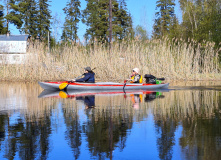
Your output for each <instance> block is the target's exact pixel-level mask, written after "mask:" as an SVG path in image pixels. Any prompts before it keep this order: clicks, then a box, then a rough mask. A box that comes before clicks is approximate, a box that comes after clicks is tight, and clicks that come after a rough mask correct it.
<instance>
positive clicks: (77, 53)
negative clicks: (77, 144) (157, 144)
mask: <svg viewBox="0 0 221 160" xmlns="http://www.w3.org/2000/svg"><path fill="white" fill-rule="evenodd" d="M175 44H176V45H175ZM30 46H31V47H30V48H29V51H28V52H29V53H28V54H29V55H30V56H29V58H28V59H27V61H26V62H25V63H24V64H23V65H7V64H2V65H0V80H8V81H43V80H68V79H70V78H71V79H72V78H75V77H77V76H79V75H81V74H82V72H83V68H84V67H85V66H91V68H94V67H96V70H94V71H95V73H96V80H97V81H119V82H122V81H123V80H124V79H126V78H128V76H129V74H131V70H132V69H133V68H135V67H138V68H140V70H141V74H142V75H144V74H149V73H150V74H153V75H155V76H157V77H165V78H167V80H207V79H209V80H217V79H220V78H221V75H220V73H219V70H220V68H219V62H218V50H214V49H213V48H214V44H213V43H207V44H206V45H204V49H202V46H201V44H195V43H194V42H192V43H190V44H187V43H185V42H181V41H176V40H174V42H173V43H171V42H169V40H167V39H166V38H165V39H163V40H153V41H146V42H141V41H133V42H122V43H121V44H113V47H112V53H111V54H109V50H108V49H107V48H106V47H105V46H102V45H98V44H96V45H95V46H94V48H86V47H84V46H81V45H72V46H68V45H65V46H63V47H58V48H56V49H52V50H51V52H50V54H49V53H47V51H46V50H45V49H44V47H43V44H39V43H33V45H30Z"/></svg>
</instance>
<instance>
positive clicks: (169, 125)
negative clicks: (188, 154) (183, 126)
mask: <svg viewBox="0 0 221 160" xmlns="http://www.w3.org/2000/svg"><path fill="white" fill-rule="evenodd" d="M154 119H155V127H156V132H157V145H158V151H159V157H160V159H172V155H173V151H172V147H173V146H174V141H175V140H174V136H175V131H176V128H177V126H178V121H176V120H174V119H171V118H169V117H158V116H157V115H155V118H154Z"/></svg>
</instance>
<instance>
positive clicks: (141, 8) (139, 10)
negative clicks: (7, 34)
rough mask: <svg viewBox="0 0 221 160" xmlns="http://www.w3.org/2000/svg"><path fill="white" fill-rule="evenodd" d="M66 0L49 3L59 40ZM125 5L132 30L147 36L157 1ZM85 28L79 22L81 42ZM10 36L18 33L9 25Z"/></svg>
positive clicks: (135, 0) (130, 0) (131, 1)
mask: <svg viewBox="0 0 221 160" xmlns="http://www.w3.org/2000/svg"><path fill="white" fill-rule="evenodd" d="M67 1H68V0H51V2H50V3H49V4H50V5H51V6H50V9H51V11H52V13H51V15H52V16H54V15H55V14H57V17H58V19H59V21H60V24H59V25H57V26H56V27H52V32H53V33H52V34H53V35H54V36H57V37H58V38H60V36H61V31H62V28H61V27H62V24H63V22H64V19H65V14H64V11H63V10H62V9H63V8H64V7H66V4H67ZM125 1H126V3H127V9H128V11H129V12H130V13H131V16H132V20H133V26H134V28H135V27H136V26H137V25H141V26H143V27H144V28H145V29H146V30H147V32H148V34H149V35H151V32H152V26H153V23H154V17H155V12H156V10H155V9H156V1H157V0H125ZM175 1H176V7H175V13H176V15H177V16H178V18H179V20H181V17H182V15H181V12H180V10H179V6H178V0H175ZM85 8H86V1H85V0H81V10H83V9H85ZM86 28H87V26H86V25H84V24H82V23H81V22H80V24H79V30H78V36H79V38H80V39H81V40H83V35H84V34H85V31H86ZM10 29H11V34H19V31H18V30H17V29H16V28H15V27H14V26H13V25H12V24H11V25H10Z"/></svg>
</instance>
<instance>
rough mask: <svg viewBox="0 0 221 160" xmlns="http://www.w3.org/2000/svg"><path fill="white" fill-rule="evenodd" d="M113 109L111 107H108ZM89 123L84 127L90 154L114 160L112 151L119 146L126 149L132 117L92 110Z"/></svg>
mask: <svg viewBox="0 0 221 160" xmlns="http://www.w3.org/2000/svg"><path fill="white" fill-rule="evenodd" d="M107 107H111V106H107ZM91 112H92V114H90V115H89V114H88V121H87V122H86V123H85V124H84V125H83V128H84V133H85V134H86V136H87V142H88V147H89V150H90V152H91V153H92V155H93V156H96V157H99V159H105V157H108V158H110V159H112V151H113V150H114V149H115V148H116V147H118V146H119V148H120V149H121V150H123V149H124V147H125V142H126V138H127V130H128V129H131V128H132V116H131V115H127V116H128V118H125V117H124V116H122V115H123V114H122V113H121V112H119V113H117V114H113V113H112V112H113V110H111V109H110V110H108V111H107V110H106V111H105V110H104V109H102V110H100V111H98V109H92V110H91Z"/></svg>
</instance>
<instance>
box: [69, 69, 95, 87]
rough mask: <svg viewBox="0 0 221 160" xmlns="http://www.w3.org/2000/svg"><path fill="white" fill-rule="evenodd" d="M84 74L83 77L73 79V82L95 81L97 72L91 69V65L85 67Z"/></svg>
mask: <svg viewBox="0 0 221 160" xmlns="http://www.w3.org/2000/svg"><path fill="white" fill-rule="evenodd" d="M83 75H84V77H83V78H79V79H72V81H73V82H86V83H94V82H95V78H94V75H95V73H94V72H93V71H92V70H91V67H85V68H84V74H83Z"/></svg>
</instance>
